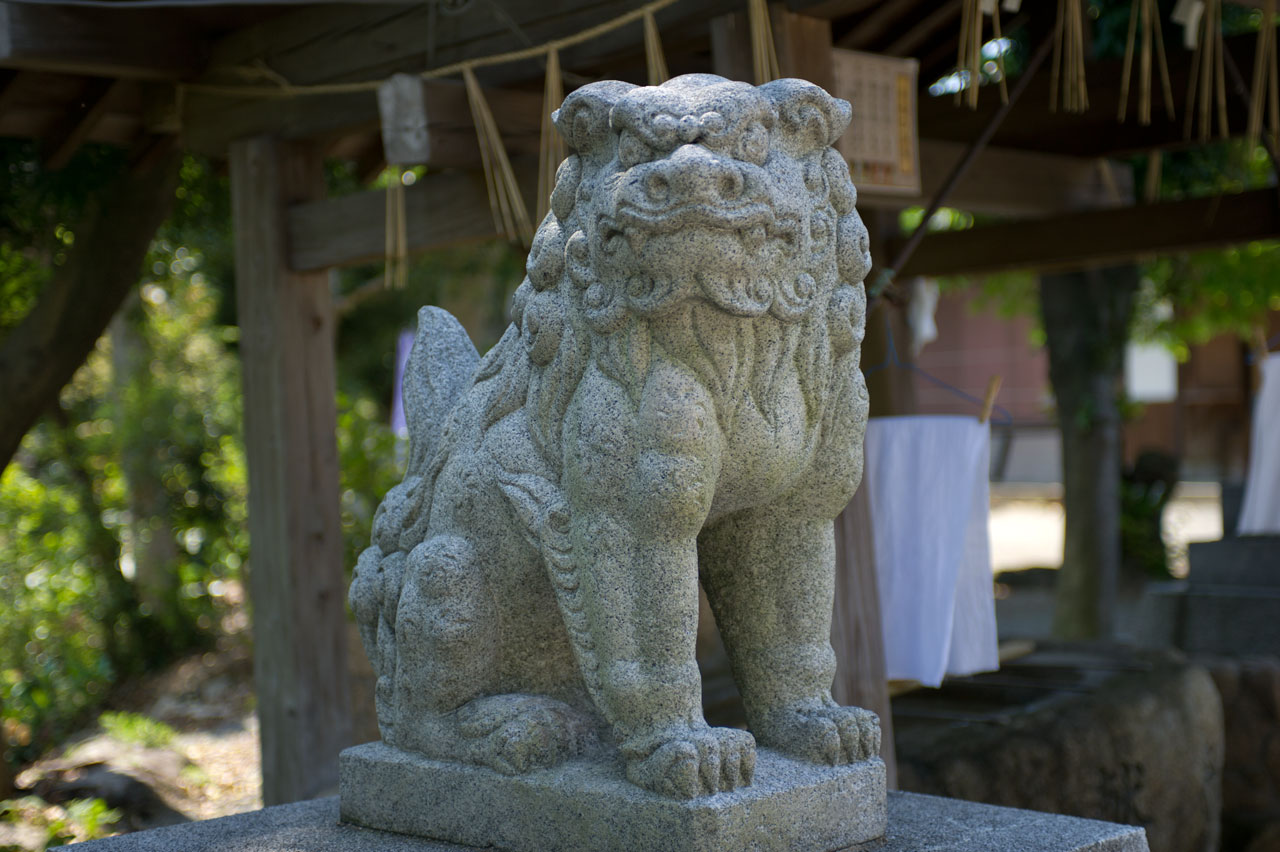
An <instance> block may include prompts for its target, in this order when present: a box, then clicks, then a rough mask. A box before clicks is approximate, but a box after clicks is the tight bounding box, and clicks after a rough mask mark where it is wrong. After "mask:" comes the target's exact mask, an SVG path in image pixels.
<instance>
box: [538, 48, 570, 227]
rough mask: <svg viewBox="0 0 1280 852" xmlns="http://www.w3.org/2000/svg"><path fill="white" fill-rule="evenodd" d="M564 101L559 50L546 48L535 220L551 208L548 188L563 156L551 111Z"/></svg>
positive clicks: (551, 184)
mask: <svg viewBox="0 0 1280 852" xmlns="http://www.w3.org/2000/svg"><path fill="white" fill-rule="evenodd" d="M562 103H564V78H563V77H562V76H561V75H560V51H558V50H556V49H555V48H554V47H553V48H551V50H549V51H547V82H546V86H545V87H544V89H543V92H542V135H541V136H540V137H539V139H538V221H539V222H541V221H542V220H543V219H545V218H546V217H547V211H548V210H550V209H551V190H552V189H554V188H555V185H556V169H557V168H559V166H560V161H561V160H563V159H564V158H565V154H566V153H567V150H566V148H565V144H564V138H563V137H562V136H561V135H560V134H559V133H558V132H556V127H555V124H553V123H552V121H551V113H553V112H555V111H556V110H557V109H559V108H560V104H562Z"/></svg>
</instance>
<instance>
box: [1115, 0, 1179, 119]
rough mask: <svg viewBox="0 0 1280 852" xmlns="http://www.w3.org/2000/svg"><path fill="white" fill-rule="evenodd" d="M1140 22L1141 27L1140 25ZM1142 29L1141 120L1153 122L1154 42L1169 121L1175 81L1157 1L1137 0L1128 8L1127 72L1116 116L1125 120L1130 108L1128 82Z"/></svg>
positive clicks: (1139, 89) (1139, 72)
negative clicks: (1172, 79) (1165, 46)
mask: <svg viewBox="0 0 1280 852" xmlns="http://www.w3.org/2000/svg"><path fill="white" fill-rule="evenodd" d="M1139 24H1141V27H1139ZM1139 29H1141V31H1142V55H1141V58H1140V59H1139V65H1138V123H1139V124H1143V125H1147V124H1150V123H1151V65H1152V53H1151V45H1152V42H1153V41H1154V43H1155V47H1156V58H1157V59H1158V60H1159V69H1160V88H1161V93H1162V94H1163V95H1164V107H1165V110H1166V111H1167V112H1168V113H1169V120H1170V121H1172V120H1173V118H1174V108H1173V84H1172V83H1171V82H1170V81H1169V59H1168V57H1167V56H1166V55H1165V51H1164V34H1163V32H1162V31H1161V28H1160V7H1159V6H1157V5H1156V0H1134V2H1133V6H1132V7H1131V8H1130V10H1129V36H1128V39H1127V41H1126V42H1125V50H1124V71H1123V72H1122V73H1121V77H1120V110H1119V113H1118V114H1117V118H1118V119H1119V120H1120V121H1124V120H1125V114H1126V113H1127V112H1128V109H1129V83H1130V80H1131V79H1132V74H1133V58H1134V54H1135V53H1136V52H1137V36H1138V30H1139Z"/></svg>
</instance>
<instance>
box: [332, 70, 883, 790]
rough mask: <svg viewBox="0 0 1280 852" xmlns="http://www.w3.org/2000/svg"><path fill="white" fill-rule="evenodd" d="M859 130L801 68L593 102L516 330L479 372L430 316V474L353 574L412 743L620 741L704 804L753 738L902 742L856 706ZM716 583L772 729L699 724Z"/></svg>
mask: <svg viewBox="0 0 1280 852" xmlns="http://www.w3.org/2000/svg"><path fill="white" fill-rule="evenodd" d="M849 116H850V111H849V105H848V104H847V103H846V102H844V101H841V100H838V99H835V98H832V97H831V96H830V95H828V94H827V93H826V92H824V91H823V90H821V89H820V88H818V87H816V86H814V85H812V84H809V83H806V82H804V81H801V80H779V81H777V82H773V83H769V84H767V85H764V86H759V87H754V86H750V85H747V84H744V83H735V82H730V81H728V80H725V79H723V78H721V77H715V76H710V75H688V76H684V77H678V78H676V79H674V80H671V81H669V82H667V83H664V84H663V85H661V86H657V87H635V86H631V85H628V84H625V83H618V82H602V83H593V84H591V85H588V86H584V87H583V88H581V89H579V90H577V91H576V92H574V93H573V94H571V95H570V96H569V97H568V98H567V99H566V100H565V103H564V105H563V106H562V107H561V109H560V110H559V111H558V112H557V113H556V114H555V124H556V127H557V128H558V129H559V131H560V132H561V134H563V136H564V137H565V139H566V140H567V142H568V146H569V149H570V152H571V153H570V155H569V157H568V158H567V159H566V160H565V161H564V163H563V164H562V165H561V166H560V169H559V172H558V175H557V179H556V185H555V189H554V192H553V195H552V199H551V202H552V203H551V208H552V209H551V212H550V213H549V214H548V215H547V218H546V219H545V220H544V221H543V223H542V225H541V226H540V227H539V229H538V232H537V235H536V237H535V239H534V244H533V248H532V251H531V253H530V256H529V262H528V277H527V278H526V279H525V281H524V283H522V284H521V285H520V287H519V289H518V290H517V291H516V294H515V297H514V299H513V304H512V313H513V323H512V325H511V327H510V328H509V329H508V330H507V332H506V334H505V335H504V336H503V338H502V340H501V341H500V342H499V343H498V344H497V346H495V347H494V348H493V350H491V351H490V352H489V353H488V354H487V355H486V356H485V357H484V358H483V360H481V359H480V358H479V356H478V355H477V354H476V352H475V350H474V348H473V347H472V346H471V344H470V342H469V341H468V340H467V338H466V334H465V332H464V331H462V329H461V327H460V326H459V325H458V324H457V322H456V320H454V319H453V318H452V317H451V316H449V315H448V314H447V313H445V312H443V311H440V310H438V309H435V308H424V309H423V310H422V312H421V313H420V314H419V335H418V342H417V343H416V345H415V348H414V353H413V356H412V357H411V361H410V366H409V369H408V372H407V375H406V379H405V395H406V408H407V413H408V419H409V426H410V433H411V438H412V450H411V455H410V462H409V469H408V472H407V474H406V476H405V479H404V482H402V483H401V484H400V485H398V486H396V488H394V489H392V491H391V492H390V493H389V494H388V495H387V497H386V499H385V500H384V502H383V504H382V506H381V507H380V509H379V512H378V515H377V518H376V519H375V524H374V535H373V542H372V545H371V546H370V547H369V549H368V550H366V551H365V552H364V553H363V554H362V555H361V557H360V560H359V564H358V566H357V572H356V577H355V579H354V580H353V582H352V586H351V603H352V607H353V609H354V611H355V613H356V617H357V620H358V622H359V624H360V628H361V633H362V637H363V639H364V643H365V647H366V650H367V651H368V653H369V656H370V658H371V659H372V661H373V664H374V668H375V670H376V672H377V674H378V689H377V699H378V715H379V722H380V724H381V726H382V732H383V737H384V739H385V740H386V741H387V742H388V743H390V744H391V745H395V746H398V747H400V748H403V749H406V750H409V751H414V752H418V753H422V754H426V755H428V756H431V757H436V758H440V759H447V760H459V761H466V762H472V763H478V764H482V765H486V766H490V767H492V768H494V769H497V770H499V771H502V772H508V773H519V772H525V771H529V770H531V769H534V768H538V767H545V766H550V765H554V764H556V763H558V762H560V761H562V760H565V759H566V758H568V757H570V756H573V755H576V754H579V753H582V752H584V751H591V750H592V749H610V748H616V749H618V750H620V752H621V754H622V757H623V758H624V760H625V765H626V773H627V777H628V778H629V779H630V780H631V781H633V782H634V783H636V784H639V785H640V786H642V787H645V788H648V789H650V790H653V791H656V792H658V793H662V794H665V795H669V796H674V797H680V798H690V797H694V796H698V795H702V794H707V793H715V792H718V791H724V790H732V789H734V788H737V787H740V786H744V785H747V784H750V783H751V778H752V772H753V768H754V762H755V749H756V747H757V744H759V745H761V746H766V747H771V748H774V749H777V750H779V751H781V752H784V753H786V754H789V755H791V756H793V757H796V758H799V759H803V760H808V761H815V762H819V763H828V764H836V763H847V762H851V761H857V760H861V759H864V758H867V757H869V756H872V755H874V754H875V753H877V752H878V750H879V736H880V735H879V726H878V723H877V720H876V718H875V716H874V715H873V714H871V713H869V712H867V711H864V710H860V709H858V708H850V707H841V706H838V705H837V704H836V703H835V702H834V701H833V700H832V698H831V693H830V686H831V682H832V677H833V672H834V668H835V659H834V655H833V653H832V650H831V647H830V644H829V641H828V636H829V630H830V616H831V603H832V589H833V571H834V544H833V529H832V519H833V518H834V517H835V515H836V514H837V513H838V512H839V511H840V510H841V509H842V508H843V507H844V505H845V503H846V502H847V501H848V500H849V498H850V497H851V496H852V494H853V491H854V490H855V489H856V488H857V485H858V482H859V480H860V478H861V475H862V468H861V464H862V438H863V432H864V429H865V424H866V416H867V393H866V387H865V385H864V384H863V381H862V377H861V373H860V372H859V370H858V348H859V344H860V342H861V339H862V331H863V324H864V313H865V303H866V302H865V296H864V292H863V287H862V279H863V278H864V277H865V275H866V274H867V272H868V270H869V268H870V258H869V256H868V254H867V236H866V231H865V229H864V228H863V225H862V222H861V220H860V219H859V218H858V214H857V212H856V210H855V209H854V202H855V192H854V188H853V185H852V183H851V182H850V180H849V172H848V168H847V166H846V164H845V162H844V161H843V159H842V158H841V157H840V155H839V154H838V153H837V152H836V151H835V150H834V149H833V148H831V144H832V143H833V142H834V141H835V139H836V138H837V137H838V136H839V135H840V134H841V133H842V132H843V131H844V129H845V127H846V126H847V125H848V123H849ZM699 580H701V582H702V584H703V586H704V587H705V589H706V592H707V595H708V598H709V599H710V601H711V604H712V607H713V609H714V611H715V614H716V617H717V622H718V624H719V627H720V631H721V634H722V636H723V638H724V641H725V645H726V647H727V649H728V652H729V656H730V659H731V661H732V664H733V671H734V676H735V678H736V680H737V683H738V686H739V688H740V690H741V692H742V696H743V701H744V704H745V707H746V711H747V718H748V723H749V732H748V731H740V730H735V729H728V728H715V727H710V726H708V725H707V723H706V721H705V720H704V718H703V715H702V711H701V689H700V686H701V684H700V679H699V674H698V667H697V663H696V661H695V659H694V638H695V633H696V628H697V617H698V583H699Z"/></svg>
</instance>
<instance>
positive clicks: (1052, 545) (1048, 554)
mask: <svg viewBox="0 0 1280 852" xmlns="http://www.w3.org/2000/svg"><path fill="white" fill-rule="evenodd" d="M1060 500H1061V488H1060V487H1057V486H1053V485H1039V484H1019V483H992V484H991V519H990V521H989V529H990V535H991V568H992V571H994V572H996V573H999V572H1001V571H1018V570H1021V569H1023V568H1056V567H1058V566H1059V565H1061V564H1062V538H1063V514H1062V503H1061V502H1060ZM1163 526H1164V540H1165V544H1167V545H1168V546H1169V548H1170V551H1171V565H1170V569H1171V570H1172V571H1173V573H1174V575H1175V576H1179V577H1183V576H1186V573H1187V543H1188V542H1192V541H1213V540H1215V539H1219V538H1222V501H1221V497H1220V496H1219V491H1218V487H1217V485H1216V484H1214V483H1182V484H1181V485H1179V486H1178V490H1177V492H1176V493H1175V495H1174V498H1173V499H1172V500H1171V501H1170V502H1169V505H1168V507H1167V508H1166V509H1165V514H1164V524H1163Z"/></svg>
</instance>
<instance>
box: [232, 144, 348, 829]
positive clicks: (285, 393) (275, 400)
mask: <svg viewBox="0 0 1280 852" xmlns="http://www.w3.org/2000/svg"><path fill="white" fill-rule="evenodd" d="M323 187H324V171H323V165H322V161H321V159H320V156H319V154H318V153H317V150H316V148H315V146H302V145H296V144H289V143H283V142H279V141H277V140H274V139H269V138H263V137H259V138H256V139H251V140H246V141H240V142H237V143H235V144H234V145H233V146H232V147H231V202H232V215H233V226H234V229H235V248H236V300H237V312H238V316H239V323H240V353H241V357H242V360H243V365H244V421H245V423H244V425H245V451H246V457H247V460H248V467H249V547H250V550H249V558H250V565H251V568H250V570H249V592H250V598H251V601H252V604H253V633H254V643H253V645H254V651H253V655H254V665H253V669H254V684H255V688H256V690H257V698H258V719H259V722H260V725H261V732H262V799H263V803H264V804H267V805H274V804H280V803H282V802H291V801H296V800H299V799H309V798H313V797H315V796H317V795H320V794H322V793H325V792H326V791H329V790H332V789H334V788H335V787H336V786H337V782H338V752H339V751H340V750H341V749H342V748H345V747H346V746H347V745H349V739H350V714H349V709H348V696H347V656H346V636H347V626H346V581H345V578H344V576H343V570H342V518H341V513H340V511H339V496H338V495H339V487H338V448H337V441H336V438H335V435H336V432H337V411H336V403H335V392H336V391H335V381H334V314H333V302H332V299H331V297H330V292H329V279H328V276H327V274H325V273H323V272H318V273H317V272H308V273H298V272H293V271H291V270H290V269H289V268H288V262H287V261H288V251H287V248H286V246H287V242H288V236H287V234H286V231H285V228H284V223H285V215H284V213H285V210H286V209H287V208H288V206H289V205H290V204H292V203H297V202H301V201H306V200H311V199H315V198H318V197H319V196H320V195H321V194H322V193H323Z"/></svg>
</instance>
